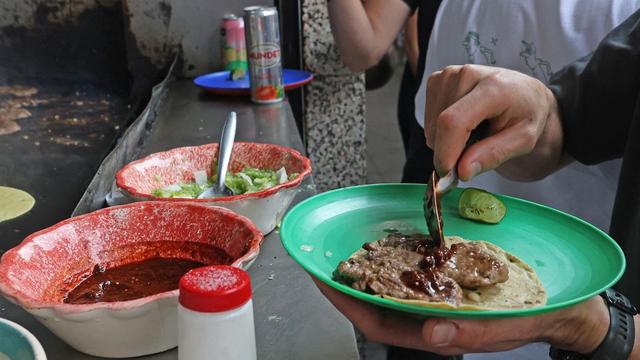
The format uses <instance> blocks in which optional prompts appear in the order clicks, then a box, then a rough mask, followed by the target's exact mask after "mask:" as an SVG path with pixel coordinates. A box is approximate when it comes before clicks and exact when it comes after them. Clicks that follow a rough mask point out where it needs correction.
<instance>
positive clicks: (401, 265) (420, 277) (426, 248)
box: [334, 232, 509, 305]
mask: <svg viewBox="0 0 640 360" xmlns="http://www.w3.org/2000/svg"><path fill="white" fill-rule="evenodd" d="M362 249H363V251H364V252H363V251H360V254H359V256H352V257H351V258H349V259H348V260H346V261H342V262H340V264H339V265H338V268H337V269H336V271H335V272H334V278H335V279H336V280H337V281H340V282H343V283H345V284H348V285H350V286H351V287H353V288H354V289H357V290H361V291H366V292H369V293H374V294H379V295H388V296H392V297H395V298H400V299H416V300H429V301H442V302H446V303H449V304H452V305H459V304H460V302H461V301H462V296H463V292H462V288H465V289H477V288H481V287H487V286H492V285H495V284H498V283H502V282H505V281H507V279H508V278H509V268H508V266H507V265H506V264H504V263H503V262H502V261H500V260H499V259H497V258H496V257H495V256H493V255H491V254H489V253H487V252H486V251H484V250H483V249H482V247H481V246H479V245H478V244H474V243H471V242H465V243H456V244H453V245H452V246H451V248H447V247H446V246H444V244H441V245H440V246H438V244H436V243H435V242H434V241H433V240H432V239H431V238H430V237H429V236H428V235H424V234H413V235H403V234H401V233H399V232H392V233H390V234H389V235H388V236H387V237H386V238H384V239H382V240H378V241H374V242H370V243H365V244H364V245H363V247H362Z"/></svg>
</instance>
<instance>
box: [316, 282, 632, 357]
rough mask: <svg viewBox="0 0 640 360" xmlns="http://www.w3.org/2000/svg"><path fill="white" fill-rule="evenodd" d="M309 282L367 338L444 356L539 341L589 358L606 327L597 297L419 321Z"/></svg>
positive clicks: (605, 316)
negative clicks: (517, 313) (518, 313)
mask: <svg viewBox="0 0 640 360" xmlns="http://www.w3.org/2000/svg"><path fill="white" fill-rule="evenodd" d="M313 280H314V281H315V283H316V285H317V286H318V288H319V289H320V291H321V292H322V293H323V294H324V295H325V296H326V297H327V298H328V299H329V300H330V301H331V302H332V303H333V305H334V306H335V307H336V308H337V309H338V310H339V311H340V312H342V313H343V314H344V315H345V316H346V317H347V318H349V320H351V322H352V323H353V325H354V326H355V327H357V328H358V329H359V330H360V331H362V333H363V334H364V335H365V336H366V337H367V339H369V340H371V341H376V342H381V343H385V344H389V345H395V346H401V347H406V348H414V349H421V350H426V351H430V352H435V353H439V354H443V355H456V354H465V353H477V352H495V351H505V350H509V349H513V348H516V347H519V346H522V345H525V344H527V343H531V342H538V341H545V342H548V343H550V344H552V345H554V346H557V347H559V348H561V349H566V350H573V351H577V352H580V353H583V354H589V353H591V352H593V351H594V350H595V348H596V347H597V346H598V345H599V344H600V343H601V342H602V340H603V339H604V336H605V334H606V333H607V329H608V328H609V312H608V309H607V307H606V305H605V304H604V301H603V300H602V298H600V297H599V296H596V297H594V298H591V299H589V300H587V301H585V302H583V303H581V304H578V305H576V306H573V307H570V308H567V309H563V310H559V311H556V312H551V313H546V314H543V315H539V316H532V317H518V318H507V319H488V320H463V319H441V318H432V319H427V320H419V319H416V318H414V317H409V316H405V315H403V314H401V313H399V312H396V311H392V310H385V309H383V308H380V307H377V306H374V305H370V304H367V303H365V302H362V301H360V300H357V299H355V298H352V297H350V296H348V295H345V294H343V293H341V292H338V291H336V290H334V289H332V288H331V287H329V286H327V285H326V284H324V283H322V282H321V281H319V280H317V279H315V278H313ZM636 318H637V317H636Z"/></svg>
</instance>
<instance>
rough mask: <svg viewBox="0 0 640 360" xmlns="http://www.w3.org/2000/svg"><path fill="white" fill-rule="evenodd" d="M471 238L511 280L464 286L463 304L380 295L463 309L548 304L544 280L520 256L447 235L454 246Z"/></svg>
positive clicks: (448, 243) (356, 255)
mask: <svg viewBox="0 0 640 360" xmlns="http://www.w3.org/2000/svg"><path fill="white" fill-rule="evenodd" d="M471 241H473V242H474V243H476V244H479V245H480V246H481V247H482V248H483V250H485V251H486V252H488V253H489V254H491V255H493V256H495V257H496V258H497V259H498V260H500V261H502V262H503V263H505V264H506V265H507V266H508V268H509V279H508V280H507V281H505V282H503V283H498V284H495V285H492V286H488V287H483V288H478V289H465V288H462V291H463V297H462V302H461V303H460V304H459V305H454V304H451V303H447V302H443V301H428V300H422V299H421V300H412V299H399V298H395V297H392V296H387V295H378V296H381V297H383V298H386V299H391V300H394V301H398V302H401V303H405V304H411V305H418V306H425V307H431V308H441V309H460V310H506V309H521V308H528V307H535V306H542V305H544V304H545V303H546V301H547V294H546V291H545V289H544V286H543V285H542V282H541V281H540V280H539V279H538V276H537V275H536V273H535V271H534V270H533V269H532V268H531V267H530V266H529V265H527V264H526V263H525V262H524V261H522V260H521V259H519V258H518V257H516V256H514V255H512V254H509V253H508V252H506V251H504V250H503V249H501V248H500V247H498V246H496V245H494V244H492V243H489V242H486V241H480V240H465V239H462V238H460V237H457V236H447V237H446V238H445V244H446V246H447V247H451V245H452V244H455V243H459V242H471ZM366 255H367V251H365V250H363V249H359V250H358V251H356V252H355V253H354V254H353V255H352V256H351V257H350V258H362V257H363V256H366ZM474 294H475V295H474Z"/></svg>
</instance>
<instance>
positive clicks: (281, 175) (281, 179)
mask: <svg viewBox="0 0 640 360" xmlns="http://www.w3.org/2000/svg"><path fill="white" fill-rule="evenodd" d="M276 179H278V184H284V183H286V182H287V181H288V180H289V177H288V176H287V170H286V169H285V168H284V166H283V167H281V168H280V169H278V171H276Z"/></svg>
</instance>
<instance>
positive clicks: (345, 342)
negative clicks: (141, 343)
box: [0, 80, 358, 360]
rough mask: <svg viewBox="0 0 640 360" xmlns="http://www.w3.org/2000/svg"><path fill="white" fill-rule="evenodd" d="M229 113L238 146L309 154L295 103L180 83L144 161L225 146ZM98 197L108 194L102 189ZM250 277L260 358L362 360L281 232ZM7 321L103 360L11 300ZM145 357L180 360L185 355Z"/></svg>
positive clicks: (57, 354) (56, 346)
mask: <svg viewBox="0 0 640 360" xmlns="http://www.w3.org/2000/svg"><path fill="white" fill-rule="evenodd" d="M229 111H236V113H237V114H238V122H237V123H238V127H237V133H236V140H237V141H254V142H264V143H275V144H280V145H284V146H289V147H292V148H294V149H297V150H299V151H301V152H304V147H303V144H302V142H301V140H300V137H299V135H298V134H299V133H298V130H297V128H296V125H295V120H294V118H293V114H292V112H291V108H290V106H289V104H288V103H287V102H282V103H278V104H273V105H256V104H252V103H250V102H249V101H248V100H247V98H229V97H217V96H212V95H208V94H205V93H202V92H201V91H200V90H199V89H197V88H196V87H195V86H194V85H193V84H192V82H191V81H190V80H180V81H175V82H172V83H169V84H168V91H167V93H166V95H165V97H164V98H163V100H162V102H161V104H160V105H159V107H158V110H157V115H156V117H155V120H154V121H153V125H152V127H151V130H150V133H148V135H147V136H146V137H145V139H144V142H143V144H142V146H141V148H140V149H139V150H140V151H139V152H138V155H137V157H141V156H145V155H147V154H150V153H153V152H157V151H162V150H167V149H170V148H174V147H178V146H188V145H200V144H205V143H210V142H217V141H218V139H219V137H220V133H221V129H222V124H223V123H224V120H225V118H226V115H227V113H228V112H229ZM94 180H95V179H94ZM299 190H300V191H299V193H298V195H297V197H296V199H295V200H294V204H295V203H297V202H299V201H300V200H302V199H304V198H306V197H309V196H311V195H313V194H314V193H315V187H314V185H313V180H312V179H311V178H309V179H307V180H306V181H305V182H303V183H302V185H301V186H300V189H299ZM93 196H95V197H99V196H104V194H101V193H99V191H98V193H96V194H93ZM94 203H95V201H94ZM77 210H78V209H76V211H77ZM25 235H26V234H25ZM249 273H250V275H251V280H252V284H253V290H254V295H253V300H254V314H255V328H256V341H257V347H258V358H259V359H305V360H306V359H309V360H313V359H332V360H338V359H358V352H357V347H356V342H355V336H354V331H353V327H352V325H351V323H350V322H349V321H348V320H347V319H346V318H344V317H343V316H342V315H341V314H340V313H339V312H338V311H337V310H336V309H335V308H334V307H333V306H332V305H331V304H330V303H329V302H328V301H327V300H326V299H325V298H324V296H322V295H321V294H320V292H319V291H318V290H317V288H316V287H315V285H314V284H313V282H312V281H311V279H310V278H309V276H308V275H307V274H306V273H305V272H304V271H303V270H302V269H301V268H300V267H299V266H298V265H297V264H295V263H294V261H293V260H292V259H291V258H290V257H289V256H288V255H287V254H286V252H285V250H284V248H283V247H282V244H281V243H280V236H279V234H278V231H277V230H276V231H273V232H272V233H270V234H269V235H267V236H266V238H265V241H264V243H263V245H262V248H261V251H260V255H259V256H258V258H257V260H256V261H255V263H254V264H253V265H252V266H251V268H250V269H249ZM0 316H1V317H5V318H8V319H9V320H13V321H16V322H18V323H19V324H21V325H23V326H25V327H26V328H27V329H29V330H30V331H32V332H33V333H34V335H36V337H38V339H39V340H40V341H41V343H42V344H43V346H44V348H45V351H46V352H47V356H48V358H49V359H64V360H75V359H95V357H91V356H88V355H84V354H81V353H78V352H76V351H75V350H73V349H72V348H71V347H69V346H68V345H66V344H65V343H64V342H62V341H61V340H60V339H58V338H57V337H56V336H54V335H53V334H52V333H50V332H49V331H48V330H47V329H46V328H45V327H44V326H42V325H40V323H39V322H38V321H37V320H35V318H33V317H32V316H31V315H29V314H27V313H26V312H25V311H23V310H22V309H20V308H19V307H16V306H14V305H12V304H10V303H8V302H7V301H6V300H5V299H0ZM141 359H158V360H160V359H162V360H166V359H177V351H176V350H175V349H173V350H169V351H166V352H163V353H160V354H155V355H150V356H146V357H142V358H141Z"/></svg>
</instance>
